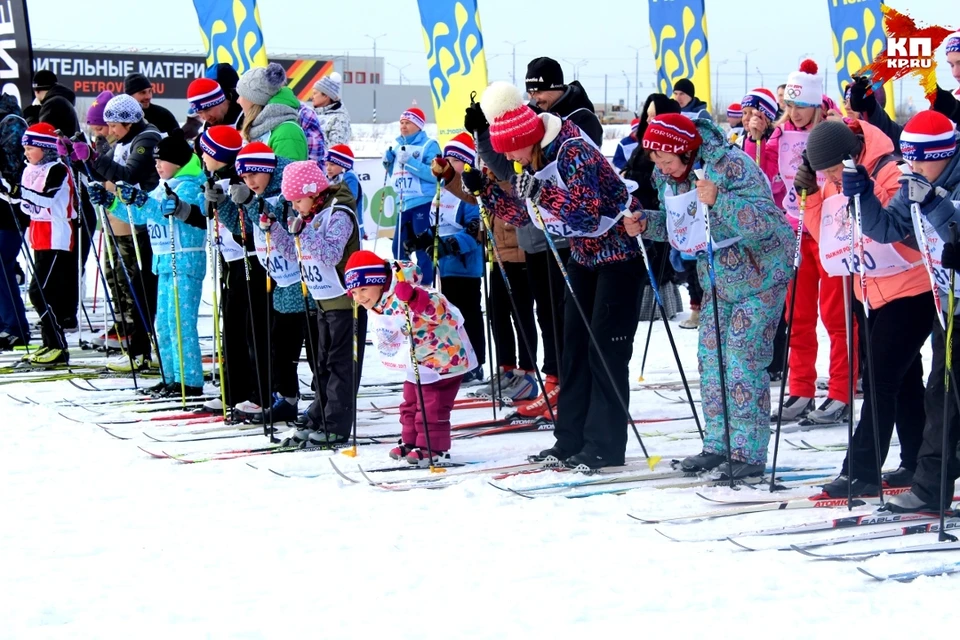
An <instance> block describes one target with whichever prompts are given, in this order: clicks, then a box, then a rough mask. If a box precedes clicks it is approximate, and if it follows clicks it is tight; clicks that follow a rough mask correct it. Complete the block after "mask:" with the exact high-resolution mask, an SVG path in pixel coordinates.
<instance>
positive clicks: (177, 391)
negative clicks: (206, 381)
mask: <svg viewBox="0 0 960 640" xmlns="http://www.w3.org/2000/svg"><path fill="white" fill-rule="evenodd" d="M202 395H203V387H191V386H190V385H186V386H184V387H181V386H180V383H179V382H173V383H171V384H168V385H167V388H166V389H164V390H163V391H161V392H160V393H158V394H157V397H158V398H179V397H180V396H184V397H187V398H195V397H197V396H202Z"/></svg>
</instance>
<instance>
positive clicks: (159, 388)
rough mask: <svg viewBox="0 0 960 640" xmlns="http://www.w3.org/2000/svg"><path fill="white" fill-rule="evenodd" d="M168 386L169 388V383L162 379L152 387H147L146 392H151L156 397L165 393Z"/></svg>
mask: <svg viewBox="0 0 960 640" xmlns="http://www.w3.org/2000/svg"><path fill="white" fill-rule="evenodd" d="M166 388H167V383H166V382H164V381H163V380H161V381H160V382H158V383H157V384H155V385H153V386H152V387H148V388H147V389H146V392H147V393H149V394H150V395H151V396H153V397H154V398H156V397H159V395H160V394H161V393H163V392H164V390H165V389H166Z"/></svg>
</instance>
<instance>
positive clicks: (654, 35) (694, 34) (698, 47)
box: [650, 0, 712, 107]
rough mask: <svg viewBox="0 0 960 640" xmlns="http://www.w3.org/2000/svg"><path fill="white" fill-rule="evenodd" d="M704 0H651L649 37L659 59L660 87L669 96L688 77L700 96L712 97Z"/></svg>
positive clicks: (708, 99) (709, 98)
mask: <svg viewBox="0 0 960 640" xmlns="http://www.w3.org/2000/svg"><path fill="white" fill-rule="evenodd" d="M703 1H704V0H650V41H651V43H652V45H653V57H654V60H655V61H656V63H657V90H658V91H659V92H660V93H665V94H667V95H668V96H669V95H671V94H672V93H673V83H675V82H676V81H677V80H680V79H681V78H688V79H689V80H690V81H691V82H693V86H694V87H695V88H696V90H697V96H696V97H697V98H699V99H700V100H703V101H704V102H705V103H707V106H708V107H709V106H710V105H711V104H712V101H711V87H710V51H709V48H708V45H707V15H706V12H705V11H704V7H703Z"/></svg>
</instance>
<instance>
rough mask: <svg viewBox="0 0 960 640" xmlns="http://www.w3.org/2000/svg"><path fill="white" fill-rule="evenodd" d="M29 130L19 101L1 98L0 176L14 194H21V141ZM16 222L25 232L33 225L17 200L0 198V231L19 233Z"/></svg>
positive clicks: (5, 96)
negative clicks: (21, 113) (29, 225)
mask: <svg viewBox="0 0 960 640" xmlns="http://www.w3.org/2000/svg"><path fill="white" fill-rule="evenodd" d="M26 129H27V124H26V122H24V120H23V119H22V117H21V115H20V105H19V104H17V99H16V98H14V97H13V96H11V95H8V94H3V95H0V175H2V176H3V180H4V182H5V183H6V185H5V187H4V190H7V189H10V190H13V191H14V194H16V192H17V191H19V186H20V178H21V176H22V175H23V167H24V157H23V145H22V144H21V142H20V139H21V138H22V137H23V132H24V131H26ZM11 199H12V200H13V203H12V204H11V202H10V200H11ZM14 216H16V218H17V219H16V221H14ZM17 222H19V223H20V229H21V230H25V229H26V228H27V225H28V224H30V217H29V216H27V215H26V214H24V213H23V211H22V210H21V208H20V205H19V204H18V203H17V198H16V197H13V198H10V197H5V196H4V197H0V230H3V231H16V230H17Z"/></svg>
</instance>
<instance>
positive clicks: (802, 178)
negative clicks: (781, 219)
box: [793, 149, 820, 196]
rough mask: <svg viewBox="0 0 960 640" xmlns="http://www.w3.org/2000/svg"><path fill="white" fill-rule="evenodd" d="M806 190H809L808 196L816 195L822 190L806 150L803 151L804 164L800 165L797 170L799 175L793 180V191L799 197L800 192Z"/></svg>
mask: <svg viewBox="0 0 960 640" xmlns="http://www.w3.org/2000/svg"><path fill="white" fill-rule="evenodd" d="M804 189H806V190H807V195H808V196H810V195H813V194H815V193H816V192H817V191H818V190H819V189H820V187H818V186H817V172H816V171H814V170H813V169H811V168H810V161H809V160H807V151H806V149H804V151H803V162H801V163H800V166H799V167H798V168H797V175H796V176H794V178H793V190H794V191H796V192H797V195H800V192H801V191H803V190H804Z"/></svg>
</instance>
